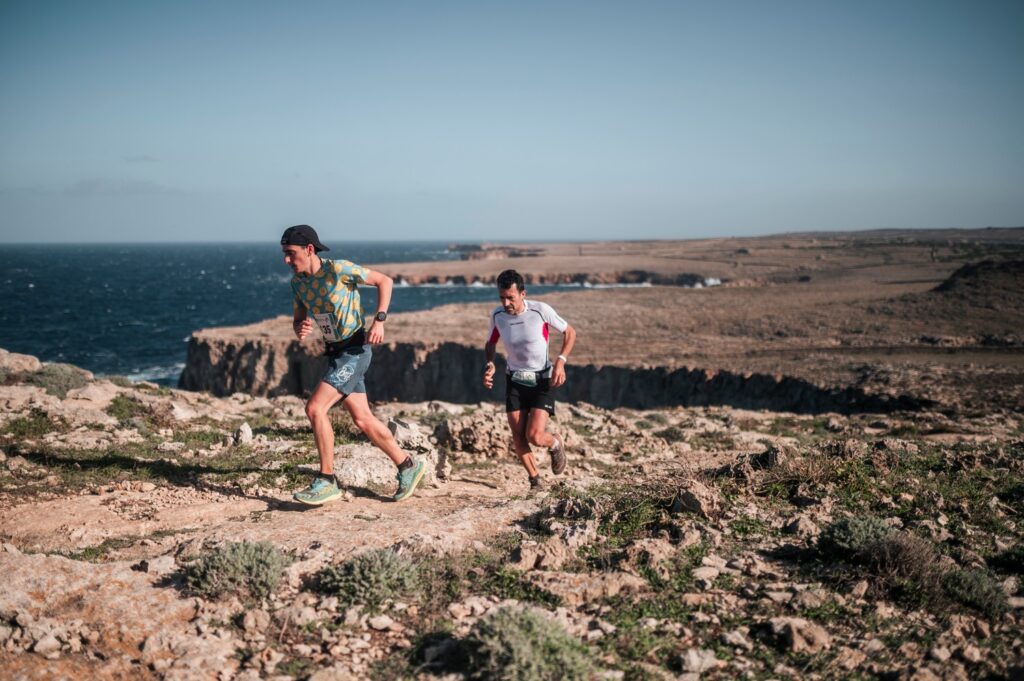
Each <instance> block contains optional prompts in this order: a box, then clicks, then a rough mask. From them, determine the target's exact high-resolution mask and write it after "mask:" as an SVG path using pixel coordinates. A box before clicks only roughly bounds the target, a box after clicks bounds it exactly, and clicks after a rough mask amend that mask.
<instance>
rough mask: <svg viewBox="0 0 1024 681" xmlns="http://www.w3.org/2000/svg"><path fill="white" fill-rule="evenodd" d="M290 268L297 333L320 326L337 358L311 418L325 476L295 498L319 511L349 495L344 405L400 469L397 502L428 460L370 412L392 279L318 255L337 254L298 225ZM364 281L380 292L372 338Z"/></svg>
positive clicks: (288, 236) (309, 411)
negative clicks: (343, 458)
mask: <svg viewBox="0 0 1024 681" xmlns="http://www.w3.org/2000/svg"><path fill="white" fill-rule="evenodd" d="M281 250H282V251H283V252H284V262H285V264H286V265H288V266H289V267H291V268H292V272H294V273H295V276H293V277H292V281H291V286H292V292H293V294H294V296H295V314H294V318H293V323H292V328H293V329H294V331H295V335H296V336H297V337H298V339H299V340H300V341H301V340H302V339H304V338H305V337H306V336H308V335H309V333H310V332H311V331H312V330H313V327H314V326H316V327H317V328H319V329H320V333H321V334H323V337H324V343H325V346H326V354H327V357H328V358H329V363H328V368H327V373H325V374H324V377H323V380H322V381H321V382H320V384H319V385H317V387H316V389H315V390H314V391H313V395H312V396H311V397H310V398H309V401H308V402H307V403H306V416H308V417H309V422H310V424H311V425H312V426H313V437H314V439H315V440H316V448H317V451H318V452H319V454H320V473H319V474H318V475H317V476H316V477H315V478H313V482H311V483H310V485H309V487H307V488H306V489H303V490H300V491H298V492H296V493H295V495H294V498H295V500H296V501H298V502H301V503H303V504H308V505H311V506H319V505H321V504H324V503H326V502H328V501H330V500H332V499H336V498H338V497H339V496H341V490H340V489H339V487H338V479H337V477H335V475H334V428H333V426H332V425H331V419H330V416H329V415H328V411H329V410H330V408H331V407H333V406H334V405H335V404H337V403H338V402H339V401H342V404H343V405H344V406H345V409H347V410H348V413H349V414H350V415H351V416H352V421H353V422H354V423H355V424H356V427H358V428H359V430H361V431H363V432H364V433H365V434H366V436H367V437H368V438H370V441H371V442H372V443H373V444H375V445H376V446H377V447H378V448H380V449H381V450H382V451H383V452H384V453H385V454H387V455H388V457H389V458H390V459H391V460H392V461H393V462H394V464H395V465H396V466H397V467H398V473H397V478H398V491H397V492H396V493H395V496H394V499H395V501H401V500H403V499H406V498H408V497H409V496H410V495H412V493H413V491H414V490H415V489H416V485H418V484H419V482H420V480H421V479H422V478H423V472H424V463H423V461H414V460H413V458H412V457H410V456H409V455H408V454H406V453H405V452H403V451H402V450H401V449H400V448H399V447H398V443H397V442H395V437H394V436H393V435H392V434H391V431H390V430H388V428H387V426H385V425H384V424H383V423H381V422H380V421H379V420H378V419H377V417H376V416H374V415H373V412H371V411H370V405H369V402H368V401H367V399H366V384H365V382H364V381H363V377H364V376H365V374H366V370H367V369H368V368H369V367H370V358H371V356H372V354H373V352H372V350H371V349H370V346H369V345H366V342H369V343H370V345H375V344H377V343H380V342H381V341H383V340H384V322H385V320H386V319H387V317H388V313H387V309H388V305H389V304H390V303H391V288H392V281H391V278H390V277H388V276H387V275H385V274H381V273H380V272H374V271H373V270H368V269H366V268H365V267H360V266H359V265H356V264H354V263H351V262H349V261H347V260H328V259H326V258H321V257H320V256H319V255H317V254H318V253H320V252H321V251H326V250H329V249H328V248H327V247H326V246H324V245H323V244H322V243H320V238H319V237H318V236H317V234H316V231H315V230H314V229H313V228H312V227H310V226H309V225H296V226H294V227H289V228H288V229H286V230H285V232H284V235H283V236H282V237H281ZM360 283H366V284H369V285H371V286H376V287H377V314H376V315H375V317H374V321H373V324H372V325H371V326H370V331H369V333H368V334H367V333H366V332H365V331H364V330H363V308H362V306H361V305H360V304H359V289H358V287H357V285H358V284H360Z"/></svg>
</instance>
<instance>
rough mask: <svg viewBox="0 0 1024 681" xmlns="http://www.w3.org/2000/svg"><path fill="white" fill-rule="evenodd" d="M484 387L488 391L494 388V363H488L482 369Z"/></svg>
mask: <svg viewBox="0 0 1024 681" xmlns="http://www.w3.org/2000/svg"><path fill="white" fill-rule="evenodd" d="M484 387H485V388H487V389H488V390H490V389H491V388H493V387H494V362H488V363H487V364H486V366H485V367H484Z"/></svg>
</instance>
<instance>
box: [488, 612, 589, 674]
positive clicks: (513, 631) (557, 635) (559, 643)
mask: <svg viewBox="0 0 1024 681" xmlns="http://www.w3.org/2000/svg"><path fill="white" fill-rule="evenodd" d="M468 644H469V647H470V650H471V652H470V665H469V666H470V670H471V672H470V673H471V678H474V679H488V680H490V679H494V680H495V681H545V680H550V681H555V680H557V681H573V680H575V679H580V680H583V679H588V678H590V676H591V675H592V674H593V672H594V667H593V664H592V663H591V661H590V657H589V654H588V652H587V649H586V648H585V647H584V646H583V645H582V644H581V643H580V642H579V641H577V640H576V639H574V638H573V637H572V636H570V635H569V633H568V632H567V631H565V629H564V628H562V627H561V626H560V625H559V624H557V623H556V622H552V621H551V620H548V619H547V618H545V617H543V616H542V615H540V614H538V613H536V612H534V611H532V610H526V609H523V608H516V607H505V608H500V609H498V610H496V611H494V612H492V613H491V614H489V615H487V616H486V617H484V618H483V619H481V620H480V621H479V622H477V623H476V625H474V626H473V629H472V630H471V631H470V634H469V640H468Z"/></svg>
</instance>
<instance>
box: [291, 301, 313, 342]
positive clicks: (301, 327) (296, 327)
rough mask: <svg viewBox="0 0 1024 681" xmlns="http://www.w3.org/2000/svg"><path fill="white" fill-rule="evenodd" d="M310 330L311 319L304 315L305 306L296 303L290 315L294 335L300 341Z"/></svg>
mask: <svg viewBox="0 0 1024 681" xmlns="http://www.w3.org/2000/svg"><path fill="white" fill-rule="evenodd" d="M312 330H313V320H312V319H309V318H308V317H306V308H304V307H303V306H301V305H298V304H296V305H295V312H294V314H293V315H292V331H294V332H295V336H296V337H297V338H298V339H299V340H300V341H301V340H302V339H304V338H305V337H306V336H308V335H309V332H310V331H312Z"/></svg>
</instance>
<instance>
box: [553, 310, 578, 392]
mask: <svg viewBox="0 0 1024 681" xmlns="http://www.w3.org/2000/svg"><path fill="white" fill-rule="evenodd" d="M574 345H576V329H574V328H572V325H571V324H569V325H567V326H566V327H565V331H563V332H562V351H561V352H559V353H558V359H556V360H555V366H554V368H553V369H552V370H551V387H552V388H557V387H558V386H560V385H562V384H563V383H565V363H566V361H567V360H568V359H569V353H570V352H572V347H573V346H574Z"/></svg>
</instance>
